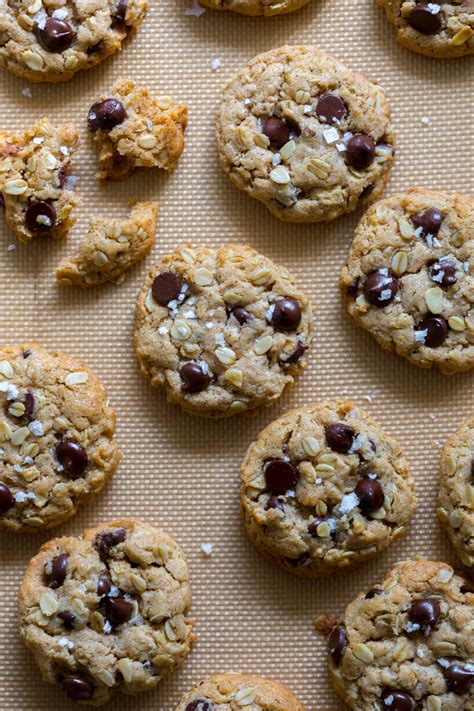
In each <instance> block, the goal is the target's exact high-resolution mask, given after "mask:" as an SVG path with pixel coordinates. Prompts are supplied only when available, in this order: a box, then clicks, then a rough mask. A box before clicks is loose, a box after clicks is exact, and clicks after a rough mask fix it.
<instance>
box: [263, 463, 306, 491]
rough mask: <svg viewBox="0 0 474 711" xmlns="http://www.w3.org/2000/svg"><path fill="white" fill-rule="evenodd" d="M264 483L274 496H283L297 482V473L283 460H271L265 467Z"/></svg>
mask: <svg viewBox="0 0 474 711" xmlns="http://www.w3.org/2000/svg"><path fill="white" fill-rule="evenodd" d="M265 481H266V483H267V487H268V488H269V489H270V491H272V492H273V493H274V494H285V493H286V492H287V491H288V490H289V489H293V487H294V486H295V485H296V482H297V481H298V471H297V470H296V468H295V467H294V466H293V465H292V464H291V463H290V462H285V461H284V460H283V459H272V460H270V461H269V462H268V463H267V464H266V466H265Z"/></svg>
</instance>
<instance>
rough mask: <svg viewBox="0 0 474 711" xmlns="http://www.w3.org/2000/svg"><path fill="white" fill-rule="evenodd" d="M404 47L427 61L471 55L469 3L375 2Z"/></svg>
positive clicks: (473, 32)
mask: <svg viewBox="0 0 474 711" xmlns="http://www.w3.org/2000/svg"><path fill="white" fill-rule="evenodd" d="M377 2H378V4H379V5H380V7H383V8H384V9H385V12H386V13H387V17H388V19H389V21H390V22H391V23H392V25H394V26H395V28H396V30H397V39H398V41H399V42H400V44H402V45H403V46H404V47H408V49H411V50H413V51H414V52H419V53H420V54H426V55H428V56H429V57H443V58H445V59H450V58H451V57H462V56H463V55H466V54H474V5H473V2H472V0H451V2H445V0H440V2H424V1H423V0H377Z"/></svg>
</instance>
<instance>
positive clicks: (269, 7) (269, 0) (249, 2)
mask: <svg viewBox="0 0 474 711" xmlns="http://www.w3.org/2000/svg"><path fill="white" fill-rule="evenodd" d="M307 2H308V0H201V3H200V4H201V5H205V6H206V7H211V8H212V9H213V10H232V11H233V12H239V13H240V14H242V15H253V16H255V15H265V17H271V16H272V15H283V14H284V13H288V12H294V10H299V9H300V7H303V5H306V3H307Z"/></svg>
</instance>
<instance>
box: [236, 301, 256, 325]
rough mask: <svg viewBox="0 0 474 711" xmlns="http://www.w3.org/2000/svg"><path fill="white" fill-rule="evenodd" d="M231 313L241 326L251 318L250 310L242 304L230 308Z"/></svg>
mask: <svg viewBox="0 0 474 711" xmlns="http://www.w3.org/2000/svg"><path fill="white" fill-rule="evenodd" d="M231 314H232V316H235V318H236V319H237V321H238V322H239V323H240V325H241V326H243V325H244V324H246V323H247V321H250V319H251V318H252V314H251V313H250V311H247V309H244V307H243V306H236V307H235V309H232V311H231Z"/></svg>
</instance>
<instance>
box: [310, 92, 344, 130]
mask: <svg viewBox="0 0 474 711" xmlns="http://www.w3.org/2000/svg"><path fill="white" fill-rule="evenodd" d="M346 111H347V107H346V104H345V103H344V101H343V100H342V99H341V98H340V97H339V96H337V95H336V94H331V93H330V92H328V93H327V94H323V95H322V96H320V97H319V99H318V103H317V106H316V116H317V117H318V119H319V120H320V121H322V122H323V123H335V122H339V121H340V120H341V119H342V118H343V117H344V115H345V113H346Z"/></svg>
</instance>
